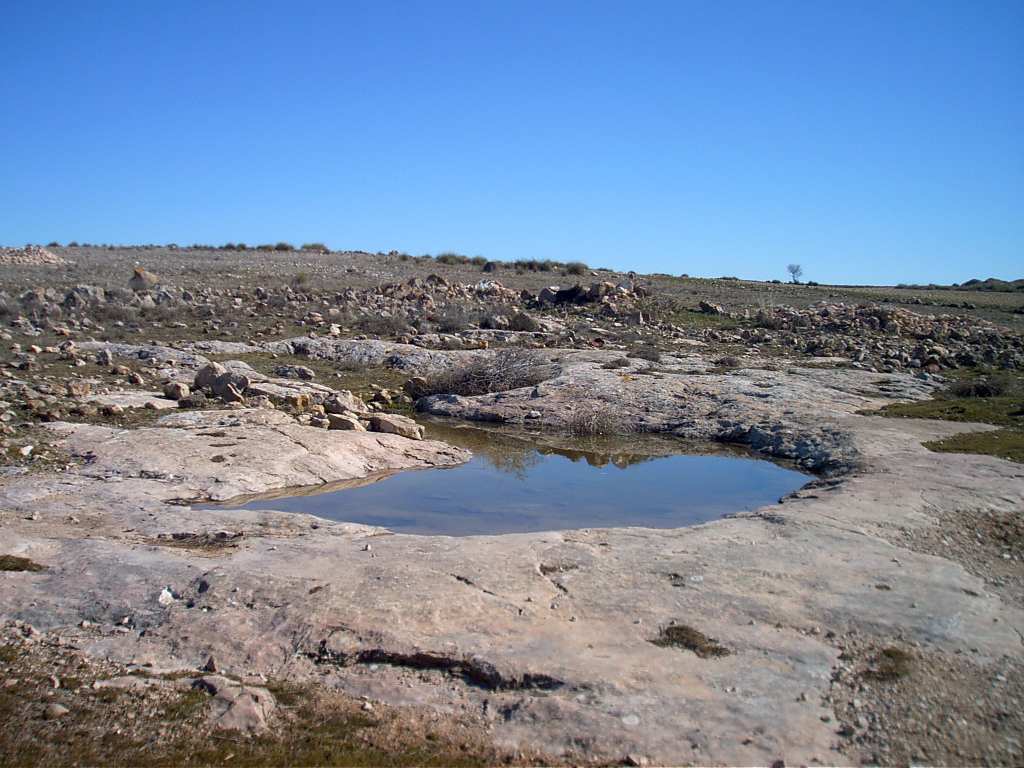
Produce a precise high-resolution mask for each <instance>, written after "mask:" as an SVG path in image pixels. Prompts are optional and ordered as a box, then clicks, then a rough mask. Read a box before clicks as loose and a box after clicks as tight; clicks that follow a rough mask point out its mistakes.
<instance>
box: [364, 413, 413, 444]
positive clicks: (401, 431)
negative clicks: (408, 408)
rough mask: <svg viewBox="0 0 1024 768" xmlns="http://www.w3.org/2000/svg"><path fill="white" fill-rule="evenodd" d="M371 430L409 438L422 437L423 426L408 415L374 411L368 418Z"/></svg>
mask: <svg viewBox="0 0 1024 768" xmlns="http://www.w3.org/2000/svg"><path fill="white" fill-rule="evenodd" d="M369 421H370V431H371V432H386V433H388V434H391V435H399V436H401V437H407V438H409V439H410V440H422V439H423V427H421V426H420V425H419V424H417V423H416V422H415V421H413V420H412V419H410V418H409V417H408V416H399V415H398V414H397V413H375V414H373V415H372V416H370V418H369Z"/></svg>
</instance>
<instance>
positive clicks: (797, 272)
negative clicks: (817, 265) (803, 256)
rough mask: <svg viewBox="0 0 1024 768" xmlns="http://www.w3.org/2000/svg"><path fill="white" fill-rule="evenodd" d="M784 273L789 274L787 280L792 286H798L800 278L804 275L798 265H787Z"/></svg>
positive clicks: (802, 269)
mask: <svg viewBox="0 0 1024 768" xmlns="http://www.w3.org/2000/svg"><path fill="white" fill-rule="evenodd" d="M786 271H787V272H789V279H790V281H791V282H792V283H793V285H798V284H799V283H800V278H801V276H803V274H804V268H803V267H801V266H800V265H799V264H789V265H788V266H787V267H786Z"/></svg>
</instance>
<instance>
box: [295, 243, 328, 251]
mask: <svg viewBox="0 0 1024 768" xmlns="http://www.w3.org/2000/svg"><path fill="white" fill-rule="evenodd" d="M302 250H304V251H319V252H320V253H330V251H331V249H330V248H328V247H327V246H326V245H324V244H323V243H303V245H302Z"/></svg>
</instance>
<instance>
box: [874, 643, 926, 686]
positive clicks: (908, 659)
mask: <svg viewBox="0 0 1024 768" xmlns="http://www.w3.org/2000/svg"><path fill="white" fill-rule="evenodd" d="M913 659H914V657H913V656H912V655H911V654H910V653H909V652H907V651H904V650H903V649H902V648H897V647H896V646H888V647H886V648H883V649H882V650H881V651H879V653H878V654H877V655H876V656H875V658H874V659H873V662H874V663H873V666H872V668H871V669H869V670H867V671H866V672H865V673H864V677H866V678H868V679H871V680H878V681H881V682H892V681H894V680H899V679H900V678H901V677H906V676H907V675H908V674H910V670H911V665H912V662H913Z"/></svg>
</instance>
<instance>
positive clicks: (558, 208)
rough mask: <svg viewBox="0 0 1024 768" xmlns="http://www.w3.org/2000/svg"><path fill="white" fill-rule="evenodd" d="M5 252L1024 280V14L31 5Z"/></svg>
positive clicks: (752, 8) (977, 10)
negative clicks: (195, 249)
mask: <svg viewBox="0 0 1024 768" xmlns="http://www.w3.org/2000/svg"><path fill="white" fill-rule="evenodd" d="M0 11H2V12H0V19H2V21H0V28H2V32H0V34H2V40H3V45H2V48H0V104H2V105H3V117H2V119H0V242H2V243H6V244H22V243H25V242H46V241H49V240H52V239H56V240H60V241H65V242H66V241H68V240H71V239H77V240H79V241H92V242H117V243H132V242H157V243H161V242H179V243H192V242H209V243H222V242H225V241H229V240H241V241H244V242H247V243H250V244H253V243H257V242H266V241H276V240H281V239H285V240H291V241H296V242H299V241H309V240H319V241H324V242H327V243H328V244H329V245H331V246H332V247H335V248H363V249H367V250H372V251H376V250H390V249H392V248H395V249H399V250H405V251H408V252H410V253H415V254H419V253H424V252H431V253H436V252H439V251H441V250H456V251H460V252H464V253H468V254H470V255H474V254H483V255H486V256H488V257H491V258H498V259H514V258H520V257H538V258H554V259H560V260H575V259H579V260H583V261H586V262H588V263H590V264H592V265H602V266H614V267H620V268H633V269H636V270H638V271H664V272H671V273H680V272H687V273H690V274H694V275H724V274H733V275H739V276H743V277H755V278H775V277H777V278H785V277H786V275H785V265H786V264H787V263H789V262H793V261H795V262H800V263H802V264H803V265H804V269H805V277H806V278H808V279H817V280H820V281H830V282H869V283H870V282H899V281H929V280H934V281H961V280H964V279H966V278H969V277H987V276H990V275H994V276H997V277H1003V278H1017V277H1024V2H1022V1H1021V0H1011V1H1010V2H1000V1H999V0H964V1H963V2H955V3H951V2H944V0H928V1H927V2H898V1H897V2H891V1H888V0H887V1H886V2H867V1H859V2H831V1H821V0H816V1H815V2H777V1H775V0H772V1H771V2H769V0H761V1H760V2H685V1H684V0H676V1H673V2H625V0H621V1H620V2H614V3H609V2H599V1H594V0H589V1H588V2H578V3H577V2H561V1H558V0H546V1H544V2H534V1H533V0H515V1H514V2H511V1H510V2H504V3H499V2H492V1H491V0H479V1H478V2H472V3H468V2H467V3H454V2H443V0H436V1H434V2H386V1H384V0H376V1H375V2H365V3H354V2H349V3H346V2H325V3H300V2H289V3H285V2H281V3H260V2H255V1H250V2H218V1H217V0H206V1H205V2H171V3H160V4H157V3H152V2H135V1H133V2H124V3H119V2H104V3H99V2H89V1H88V0H75V2H16V0H3V5H2V9H0Z"/></svg>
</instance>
